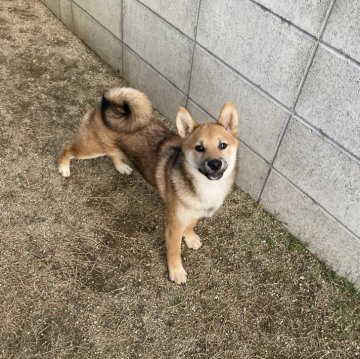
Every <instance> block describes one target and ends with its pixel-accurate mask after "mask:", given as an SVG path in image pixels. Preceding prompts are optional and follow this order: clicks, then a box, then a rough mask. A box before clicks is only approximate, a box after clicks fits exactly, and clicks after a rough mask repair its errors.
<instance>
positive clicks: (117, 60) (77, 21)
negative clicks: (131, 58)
mask: <svg viewBox="0 0 360 359" xmlns="http://www.w3.org/2000/svg"><path fill="white" fill-rule="evenodd" d="M72 11H73V21H74V32H75V34H76V35H77V36H78V37H79V38H80V39H82V40H84V42H85V43H86V44H87V45H88V46H89V47H91V48H92V49H93V50H94V51H95V52H96V53H97V54H98V55H99V56H100V57H101V58H102V59H103V60H104V61H106V62H107V63H108V64H109V65H110V66H111V67H113V68H114V69H115V70H117V71H119V72H120V73H121V67H122V66H121V63H122V59H121V57H122V44H121V41H120V40H119V39H118V38H117V37H115V36H114V35H113V34H112V33H111V32H109V31H108V30H106V29H105V28H104V27H102V26H101V25H100V24H99V23H98V22H97V21H96V20H94V19H93V18H92V17H91V16H89V15H88V14H87V13H86V12H85V11H83V10H82V9H81V8H80V7H79V6H77V5H76V4H73V7H72Z"/></svg>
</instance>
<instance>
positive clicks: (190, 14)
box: [141, 0, 199, 39]
mask: <svg viewBox="0 0 360 359" xmlns="http://www.w3.org/2000/svg"><path fill="white" fill-rule="evenodd" d="M141 2H142V3H143V4H145V5H146V6H148V7H149V8H150V9H151V10H153V11H155V12H156V13H157V14H159V15H160V16H161V17H163V18H164V19H166V20H167V21H169V22H170V23H171V24H173V25H174V26H175V27H176V28H178V29H179V30H181V31H182V32H183V33H184V34H186V35H187V36H189V37H191V38H192V39H193V38H194V36H195V27H196V17H197V11H198V7H199V0H182V1H178V0H141Z"/></svg>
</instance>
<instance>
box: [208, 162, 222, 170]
mask: <svg viewBox="0 0 360 359" xmlns="http://www.w3.org/2000/svg"><path fill="white" fill-rule="evenodd" d="M207 165H208V167H209V168H210V169H211V170H212V171H218V170H219V169H220V168H221V165H222V162H221V161H220V160H208V161H207Z"/></svg>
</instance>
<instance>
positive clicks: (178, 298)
mask: <svg viewBox="0 0 360 359" xmlns="http://www.w3.org/2000/svg"><path fill="white" fill-rule="evenodd" d="M180 303H181V298H180V297H175V298H174V299H173V300H172V301H171V303H170V305H171V306H172V307H175V306H177V305H179V304H180Z"/></svg>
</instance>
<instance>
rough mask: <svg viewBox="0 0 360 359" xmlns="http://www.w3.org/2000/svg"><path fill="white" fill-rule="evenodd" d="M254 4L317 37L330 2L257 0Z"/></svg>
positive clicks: (318, 0)
mask: <svg viewBox="0 0 360 359" xmlns="http://www.w3.org/2000/svg"><path fill="white" fill-rule="evenodd" d="M256 2H257V3H259V4H261V5H263V6H265V7H266V8H267V9H270V10H271V11H272V12H274V13H275V14H278V15H280V16H281V17H283V18H284V19H286V20H288V21H290V22H291V23H293V24H295V25H297V26H299V27H300V28H301V29H304V30H305V31H307V32H309V33H310V34H312V35H314V36H317V35H318V34H319V31H320V28H321V24H322V22H323V21H324V19H325V16H326V12H327V9H328V8H329V6H330V3H331V0H298V1H292V0H282V1H279V0H257V1H256Z"/></svg>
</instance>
